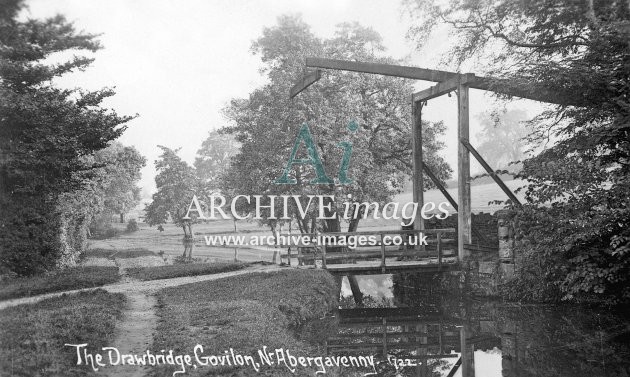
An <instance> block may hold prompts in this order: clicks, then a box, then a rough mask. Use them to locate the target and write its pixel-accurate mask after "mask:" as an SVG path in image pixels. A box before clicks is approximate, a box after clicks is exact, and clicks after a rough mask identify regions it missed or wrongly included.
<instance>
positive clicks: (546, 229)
mask: <svg viewBox="0 0 630 377" xmlns="http://www.w3.org/2000/svg"><path fill="white" fill-rule="evenodd" d="M409 4H410V5H411V6H412V12H413V14H414V15H415V16H416V17H417V18H418V26H417V27H415V28H413V29H412V30H411V33H412V35H414V36H415V37H416V40H418V42H420V43H422V41H423V37H424V36H426V35H428V33H429V32H430V31H431V30H433V29H434V28H435V26H436V25H437V24H438V23H445V24H448V25H450V27H451V30H452V31H453V32H454V34H455V36H456V37H457V39H456V44H457V45H456V47H454V49H453V51H452V52H453V53H454V54H453V56H454V59H453V62H454V63H461V62H463V61H466V60H470V59H471V58H476V59H478V60H483V59H484V58H488V57H489V58H491V59H492V60H487V61H493V62H494V63H493V64H492V66H491V67H490V69H487V70H486V72H480V73H483V74H486V73H487V74H490V75H493V76H495V77H498V78H500V79H503V80H501V81H496V85H497V86H501V87H502V89H521V90H525V91H528V92H545V93H549V94H551V95H552V96H553V98H554V99H555V100H556V101H557V102H559V103H560V105H556V106H551V108H550V109H549V110H548V111H545V112H544V113H543V114H542V115H540V116H538V117H537V118H536V119H535V121H534V122H533V130H532V132H531V134H530V135H529V136H528V140H529V142H530V143H531V144H532V145H533V146H534V147H541V148H542V149H543V150H542V151H541V152H540V153H539V154H537V155H536V156H534V157H532V158H529V159H526V160H525V161H524V166H523V170H522V172H521V173H520V176H521V178H523V179H527V180H528V186H527V187H526V200H527V204H526V205H525V206H524V208H523V209H520V210H519V211H518V219H519V222H520V224H521V225H522V226H521V227H520V232H521V237H523V244H524V245H525V250H524V261H523V267H522V268H521V269H520V271H521V274H520V276H519V279H520V280H518V281H517V285H516V289H515V290H514V292H513V293H514V294H515V297H517V298H532V297H542V298H554V297H563V298H565V299H574V300H591V299H594V300H606V301H608V302H622V301H628V300H630V284H628V283H629V280H628V279H630V274H628V269H629V268H630V181H629V174H628V173H629V172H630V101H628V98H630V84H629V82H628V72H629V68H628V67H630V44H629V41H630V4H629V3H628V2H621V1H619V2H617V1H607V0H603V1H588V0H585V1H574V2H561V1H555V0H535V1H508V0H497V1H489V0H482V1H467V0H455V1H452V2H449V3H448V4H446V5H439V4H438V2H437V1H410V2H409ZM556 295H557V296H556Z"/></svg>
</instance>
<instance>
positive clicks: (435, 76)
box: [306, 58, 456, 82]
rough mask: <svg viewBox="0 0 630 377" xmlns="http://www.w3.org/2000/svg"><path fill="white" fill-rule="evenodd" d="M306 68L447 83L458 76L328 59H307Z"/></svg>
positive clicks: (433, 71)
mask: <svg viewBox="0 0 630 377" xmlns="http://www.w3.org/2000/svg"><path fill="white" fill-rule="evenodd" d="M306 66H307V67H313V68H325V69H336V70H341V71H353V72H363V73H373V74H377V75H385V76H394V77H403V78H406V79H415V80H425V81H433V82H441V81H446V80H448V79H450V78H452V77H453V76H454V75H456V74H455V73H453V72H448V71H438V70H435V69H426V68H418V67H410V66H404V65H392V64H381V63H365V62H358V61H348V60H337V59H326V58H306Z"/></svg>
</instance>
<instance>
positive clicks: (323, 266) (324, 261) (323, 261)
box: [322, 243, 326, 270]
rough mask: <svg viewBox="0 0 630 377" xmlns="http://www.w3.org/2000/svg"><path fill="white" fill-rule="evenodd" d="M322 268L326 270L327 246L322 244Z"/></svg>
mask: <svg viewBox="0 0 630 377" xmlns="http://www.w3.org/2000/svg"><path fill="white" fill-rule="evenodd" d="M322 268H323V269H324V270H325V269H326V244H325V243H322Z"/></svg>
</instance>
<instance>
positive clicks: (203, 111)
mask: <svg viewBox="0 0 630 377" xmlns="http://www.w3.org/2000/svg"><path fill="white" fill-rule="evenodd" d="M26 4H27V7H28V8H27V9H26V10H25V11H24V14H23V17H29V18H45V17H51V16H54V15H56V14H63V15H65V16H66V18H67V19H68V20H70V21H72V22H74V24H75V26H76V28H77V29H78V30H83V31H86V32H89V33H94V34H100V37H99V40H100V41H101V43H102V45H103V46H104V48H103V49H102V50H100V51H98V52H96V53H94V54H93V57H94V58H95V59H96V60H95V62H94V63H93V65H92V66H91V67H90V68H89V69H88V70H86V71H84V72H77V73H73V74H70V75H67V76H65V77H63V78H62V79H60V80H58V82H57V84H58V85H60V86H64V87H81V88H86V89H91V90H96V89H100V88H103V87H114V88H115V91H116V95H115V96H114V97H112V98H109V99H107V100H106V101H105V103H104V106H106V107H108V108H112V109H114V110H116V111H117V112H118V113H119V114H121V115H134V114H138V117H137V118H135V119H134V120H132V121H131V122H129V123H128V129H127V131H126V132H125V133H124V135H123V136H122V137H121V139H120V141H121V142H122V143H123V144H125V145H133V146H135V147H136V148H137V149H138V150H139V151H140V153H141V154H142V155H144V156H145V157H146V158H147V166H146V167H145V168H144V169H143V171H142V179H141V181H140V183H139V184H140V186H142V187H143V188H144V190H143V192H144V194H145V195H147V194H148V193H150V192H154V191H155V183H154V180H153V179H154V176H155V169H154V161H155V160H156V158H157V157H158V155H159V148H158V147H157V146H158V145H164V146H167V147H169V148H181V151H180V156H182V158H183V159H184V160H186V161H187V162H189V163H192V162H193V161H194V158H195V154H196V152H197V150H198V149H199V148H200V146H201V142H202V141H203V140H204V139H205V138H206V136H207V134H208V132H209V131H211V130H214V129H218V128H221V127H223V126H225V125H227V124H228V121H227V120H226V119H225V118H224V117H223V115H222V109H223V108H224V107H225V105H226V104H227V103H228V102H229V101H230V100H231V99H232V98H245V97H247V96H248V95H249V93H250V92H252V91H253V90H254V89H255V88H257V87H259V86H261V85H263V84H264V83H265V82H266V79H265V77H264V76H262V75H261V74H260V73H259V68H260V67H261V63H260V60H259V58H258V57H257V56H255V55H253V54H252V53H251V51H250V47H251V43H252V41H253V40H254V39H256V38H258V37H259V36H260V35H261V33H262V30H263V28H264V27H270V26H273V25H275V24H276V20H277V18H278V17H279V16H280V15H283V14H300V15H301V16H302V18H303V20H304V21H305V22H306V23H308V24H309V25H311V27H312V30H313V32H314V33H315V34H316V35H318V36H321V37H327V36H331V35H332V34H333V32H334V29H335V25H337V24H339V23H342V22H352V21H357V22H359V23H360V24H362V25H364V26H370V27H372V28H373V29H374V30H376V31H377V32H378V33H379V34H381V36H382V37H383V43H384V45H385V46H386V47H387V48H388V51H387V53H388V55H390V56H393V57H395V58H406V59H408V63H407V64H409V65H414V66H419V67H423V68H434V69H440V68H442V69H443V68H444V67H442V66H440V64H439V62H440V58H441V56H442V54H444V53H445V52H446V51H445V50H444V46H445V44H444V43H443V42H444V38H448V35H447V34H446V33H438V34H437V35H434V36H432V38H430V40H429V43H428V45H427V47H426V48H425V49H424V50H422V51H418V50H417V49H416V46H415V44H414V43H413V42H412V41H409V40H408V39H407V38H406V34H407V31H408V29H409V27H410V26H411V25H412V20H411V19H410V18H409V17H408V16H407V15H406V13H405V12H404V8H403V6H402V4H401V3H399V2H397V1H392V0H324V1H305V0H270V1H260V0H259V1H254V0H216V1H206V0H203V1H202V0H187V1H175V0H30V1H27V2H26ZM431 85H434V83H430V82H422V81H417V82H416V84H415V86H416V88H417V89H418V90H421V89H424V88H427V87H429V86H431ZM519 102H520V105H519V104H518V103H517V104H512V105H511V106H520V108H524V109H528V108H531V109H535V108H536V107H535V105H533V104H532V103H530V102H529V101H519ZM493 104H494V100H493V99H492V98H491V97H490V96H489V95H487V94H484V93H483V92H480V91H476V90H471V96H470V109H471V110H470V119H471V130H470V134H471V136H472V137H473V139H472V141H473V142H474V135H475V134H476V133H477V132H479V129H478V121H477V120H478V117H479V114H482V113H484V112H487V111H489V110H490V109H491V107H492V106H493ZM423 119H427V120H430V121H439V120H443V121H444V122H445V124H446V125H447V127H448V129H447V132H446V135H445V137H444V141H445V142H446V148H445V150H444V151H443V152H442V155H443V157H444V158H445V159H446V161H447V162H448V163H450V165H451V166H452V167H453V168H454V170H455V168H456V167H457V152H456V150H457V149H456V148H457V143H456V138H457V128H456V125H457V99H456V97H455V96H453V97H450V98H449V97H447V96H443V97H441V98H438V99H435V100H431V101H430V102H429V105H428V106H427V107H425V108H424V109H423ZM471 171H472V172H475V171H479V167H478V166H476V165H475V164H474V163H473V164H472V165H471Z"/></svg>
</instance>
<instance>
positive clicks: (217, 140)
mask: <svg viewBox="0 0 630 377" xmlns="http://www.w3.org/2000/svg"><path fill="white" fill-rule="evenodd" d="M238 148H239V145H238V143H237V142H236V141H235V140H234V137H232V136H231V135H226V134H223V133H221V132H220V130H219V131H216V130H215V131H211V132H209V133H208V137H207V138H206V140H204V141H203V143H201V148H200V149H199V150H198V151H197V158H195V164H194V166H195V171H196V172H197V176H198V177H199V179H200V180H201V181H202V182H203V184H204V187H206V188H208V189H210V190H217V189H218V188H219V187H220V177H221V176H223V175H224V174H225V172H226V171H227V169H228V168H229V167H230V159H231V158H232V156H234V155H235V154H236V152H237V151H238Z"/></svg>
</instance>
